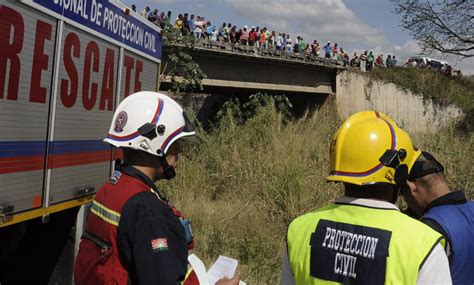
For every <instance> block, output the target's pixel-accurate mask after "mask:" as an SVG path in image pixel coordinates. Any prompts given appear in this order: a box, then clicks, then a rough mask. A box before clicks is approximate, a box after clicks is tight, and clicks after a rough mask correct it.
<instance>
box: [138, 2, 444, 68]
mask: <svg viewBox="0 0 474 285" xmlns="http://www.w3.org/2000/svg"><path fill="white" fill-rule="evenodd" d="M132 10H133V11H135V12H137V10H136V6H135V5H132ZM137 13H138V12H137ZM139 14H140V15H141V16H142V17H143V18H145V19H148V20H149V21H151V22H153V23H155V24H156V25H158V26H160V27H161V28H165V26H169V27H174V28H175V29H177V30H179V31H180V32H181V33H182V34H184V35H192V36H194V37H195V38H196V40H197V41H208V42H214V43H220V44H229V45H234V46H240V47H246V48H250V49H252V50H255V51H258V52H262V51H275V54H277V55H280V56H288V55H292V54H293V55H300V56H301V58H304V59H305V60H306V61H316V59H318V58H324V59H332V62H333V63H334V64H336V65H340V66H344V67H352V68H354V69H360V70H361V71H363V72H365V71H371V70H372V69H373V68H383V67H387V68H390V67H394V66H397V64H398V61H397V58H396V56H395V55H390V54H388V55H387V57H386V58H384V55H383V54H375V53H374V51H372V50H370V51H368V50H366V51H364V52H361V53H360V54H358V53H357V52H354V53H353V55H352V57H351V56H350V54H349V53H348V52H346V50H345V49H344V48H343V47H341V46H339V45H338V43H333V44H332V43H331V41H327V43H326V44H324V45H322V44H321V43H320V42H319V41H318V40H313V41H312V42H310V41H306V40H305V39H304V38H303V37H302V36H300V35H297V36H296V38H294V39H293V38H292V37H291V35H290V34H289V33H286V32H276V31H274V30H270V29H268V28H267V27H259V26H250V27H249V26H247V25H244V26H243V27H240V28H239V27H237V26H236V25H233V24H232V23H222V24H221V25H219V26H218V27H216V26H215V25H214V24H212V23H211V21H210V20H208V19H206V18H205V17H203V16H195V15H193V14H191V15H190V14H189V13H181V14H178V16H177V17H176V19H175V20H174V21H172V20H171V19H172V13H171V11H167V12H166V13H165V12H164V11H162V12H160V11H159V10H158V9H153V10H151V9H150V7H148V6H147V7H145V9H143V10H142V11H141V12H139ZM450 73H451V72H450Z"/></svg>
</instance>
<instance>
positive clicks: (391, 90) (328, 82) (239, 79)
mask: <svg viewBox="0 0 474 285" xmlns="http://www.w3.org/2000/svg"><path fill="white" fill-rule="evenodd" d="M167 52H168V49H167V47H164V52H163V57H164V59H163V62H166V61H167ZM187 52H188V53H189V54H190V55H191V56H192V57H193V59H194V60H195V61H196V62H197V63H198V64H199V66H200V67H201V69H202V70H203V72H204V73H205V74H206V75H207V79H204V80H203V82H202V85H203V88H204V89H203V90H202V91H199V93H196V92H193V93H192V94H180V98H176V99H178V100H179V101H180V102H181V103H182V104H184V105H187V106H192V107H193V108H194V109H195V110H199V111H198V119H199V120H200V121H201V122H202V123H204V125H206V122H208V121H209V118H212V117H213V115H214V114H215V113H216V112H217V111H218V110H220V107H221V106H222V104H223V103H224V102H225V101H227V100H228V99H229V98H231V97H233V96H243V97H244V96H248V95H251V94H255V93H257V92H262V93H267V94H277V95H279V94H285V95H286V96H287V97H288V98H289V99H290V101H291V102H292V104H293V109H294V112H295V113H296V115H298V114H304V113H305V112H306V111H307V110H308V109H309V110H312V109H313V110H314V109H319V108H320V107H321V106H322V105H329V106H330V108H331V110H332V111H331V112H332V113H334V114H338V115H339V117H341V118H342V119H345V118H346V117H347V116H349V115H350V114H352V113H354V112H357V111H361V110H377V111H381V112H384V113H386V114H388V115H390V116H391V117H392V118H393V119H395V120H396V121H397V122H398V123H399V124H402V125H404V126H405V127H406V129H408V130H409V131H415V132H436V131H437V130H438V129H439V128H441V127H443V126H445V125H446V124H447V122H448V121H450V120H452V119H455V120H456V119H459V118H461V117H462V116H463V114H462V111H461V110H460V109H459V108H458V107H455V106H439V105H436V104H434V103H432V102H427V101H426V100H424V99H423V98H422V97H421V95H418V94H413V93H412V92H410V91H407V90H404V89H400V88H398V87H397V86H396V85H395V84H393V83H387V82H384V81H382V80H379V79H376V78H374V77H373V76H371V75H370V73H362V72H360V71H357V70H354V69H350V68H349V69H347V68H344V67H341V66H339V65H336V64H335V61H334V60H326V59H324V58H320V57H316V58H311V59H309V60H308V59H307V58H305V57H304V56H303V55H301V54H294V53H288V54H281V53H279V52H277V51H274V50H255V49H253V48H243V47H239V46H233V45H229V44H220V43H216V42H199V44H198V45H197V46H196V47H195V48H193V49H188V50H187ZM169 85H170V82H169V81H166V80H164V81H163V82H162V83H161V86H160V89H161V90H169ZM190 95H191V96H190ZM178 96H179V95H178ZM328 99H329V100H328ZM328 102H329V104H327V103H328Z"/></svg>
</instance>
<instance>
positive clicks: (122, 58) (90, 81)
mask: <svg viewBox="0 0 474 285" xmlns="http://www.w3.org/2000/svg"><path fill="white" fill-rule="evenodd" d="M161 50H162V42H161V30H160V29H159V28H158V27H157V26H155V25H154V24H152V23H150V22H148V21H147V20H146V19H143V18H141V17H140V15H138V14H137V13H135V12H133V11H131V10H129V9H127V8H126V7H125V6H124V5H122V4H120V3H118V2H115V1H108V0H0V241H1V242H2V244H1V245H0V248H1V249H0V283H1V282H2V279H1V277H2V273H1V272H2V271H4V270H5V268H2V267H1V266H2V265H3V264H4V263H12V260H13V259H12V256H13V257H14V258H16V259H18V258H19V257H18V256H19V255H18V253H17V252H18V250H20V249H22V248H23V251H25V250H24V246H25V245H24V244H23V240H27V241H28V243H31V242H33V244H34V243H35V241H41V243H36V244H34V245H31V250H30V251H29V253H28V254H29V256H30V257H31V256H34V253H35V252H36V251H39V250H38V249H36V248H38V247H48V246H55V245H51V244H47V243H46V244H45V243H44V242H43V240H54V238H57V236H58V235H65V236H66V237H67V236H68V234H70V228H69V229H67V228H66V229H62V228H64V224H65V221H64V217H61V215H62V213H64V214H65V213H71V212H72V214H69V216H70V219H73V221H74V223H75V219H76V213H77V209H78V208H79V206H81V205H83V204H86V203H88V202H90V201H91V199H92V195H93V194H94V193H95V191H96V190H97V189H98V188H99V187H100V185H101V184H102V183H103V182H104V181H105V180H106V179H107V177H108V176H109V175H110V173H111V171H112V168H113V161H114V158H115V157H114V154H113V153H112V150H111V148H110V147H109V146H107V145H106V144H104V143H103V142H102V138H104V136H105V134H106V132H107V130H108V129H109V125H110V122H111V119H112V116H113V112H114V108H115V106H117V105H118V103H119V102H120V100H122V99H123V98H125V97H126V96H127V95H129V94H131V93H134V92H136V91H140V90H156V89H157V85H158V78H159V76H158V74H159V64H160V59H161ZM72 209H74V210H72ZM65 215H66V214H65ZM55 223H58V224H59V225H57V227H56V226H55ZM32 224H35V226H34V227H33V226H31V225H32ZM37 224H39V226H38V225H37ZM43 224H44V225H45V226H44V227H46V226H47V227H48V228H47V230H45V229H46V228H43V227H42V226H41V225H43ZM32 229H34V230H32ZM59 229H61V230H59ZM45 231H47V232H48V233H44V232H45ZM61 231H63V232H61ZM64 231H67V233H65V232H64ZM12 232H14V233H12ZM51 232H54V234H51ZM47 234H50V236H47ZM25 235H32V236H33V237H27V236H25ZM43 235H46V236H43ZM42 236H43V238H42ZM52 236H54V238H52ZM12 237H14V239H15V240H14V241H13V240H12ZM2 238H3V239H2ZM4 239H5V240H4ZM6 239H8V240H6ZM4 241H5V242H7V243H9V244H11V245H10V246H9V247H8V246H7V245H6V244H5V243H4ZM25 243H26V241H25ZM51 243H52V242H51ZM16 249H18V250H16ZM33 258H34V257H33ZM2 262H3V263H2ZM13 263H14V262H13ZM2 284H3V283H2ZM38 284H39V283H38Z"/></svg>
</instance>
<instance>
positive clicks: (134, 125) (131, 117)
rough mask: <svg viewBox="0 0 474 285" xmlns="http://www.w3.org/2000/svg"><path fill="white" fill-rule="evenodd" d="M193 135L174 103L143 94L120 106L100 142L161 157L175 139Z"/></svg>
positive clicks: (185, 117)
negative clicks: (107, 131) (102, 140)
mask: <svg viewBox="0 0 474 285" xmlns="http://www.w3.org/2000/svg"><path fill="white" fill-rule="evenodd" d="M194 135H196V133H195V131H194V127H193V125H192V124H191V123H190V122H189V119H188V118H187V116H186V114H185V113H184V111H183V108H181V106H180V105H178V103H176V102H175V101H174V100H173V99H171V98H169V97H168V96H166V95H164V94H161V93H157V92H150V91H143V92H138V93H134V94H132V95H130V96H128V97H127V98H125V99H124V100H123V101H122V102H121V103H120V105H119V106H118V107H117V109H116V110H115V114H114V118H113V120H112V124H111V126H110V130H109V133H108V134H107V137H106V138H105V139H104V142H106V143H108V144H111V145H113V146H115V147H124V148H133V149H136V150H141V151H145V152H147V153H149V154H152V155H155V156H158V157H165V156H166V153H167V151H168V149H169V147H170V146H171V144H173V143H174V142H175V141H176V140H178V139H180V138H182V137H187V136H194Z"/></svg>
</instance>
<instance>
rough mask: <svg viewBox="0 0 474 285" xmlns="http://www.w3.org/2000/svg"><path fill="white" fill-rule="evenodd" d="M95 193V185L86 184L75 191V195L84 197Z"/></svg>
mask: <svg viewBox="0 0 474 285" xmlns="http://www.w3.org/2000/svg"><path fill="white" fill-rule="evenodd" d="M93 193H95V187H92V186H86V187H84V188H80V189H76V190H75V191H74V197H82V196H87V195H90V194H93Z"/></svg>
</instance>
